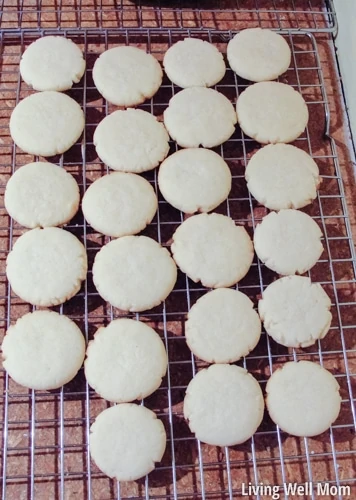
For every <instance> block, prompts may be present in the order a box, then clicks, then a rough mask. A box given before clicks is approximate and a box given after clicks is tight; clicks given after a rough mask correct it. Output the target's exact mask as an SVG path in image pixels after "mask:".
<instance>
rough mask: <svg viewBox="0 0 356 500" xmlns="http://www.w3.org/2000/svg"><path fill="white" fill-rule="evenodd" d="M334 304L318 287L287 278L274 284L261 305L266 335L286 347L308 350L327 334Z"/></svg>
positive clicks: (308, 280) (305, 279)
mask: <svg viewBox="0 0 356 500" xmlns="http://www.w3.org/2000/svg"><path fill="white" fill-rule="evenodd" d="M330 308H331V301H330V298H329V296H328V295H327V294H326V293H325V291H324V289H323V288H322V286H321V285H320V284H319V283H312V282H311V280H310V278H307V277H303V276H286V277H285V278H281V279H279V280H276V281H274V282H273V283H271V284H270V285H269V286H268V287H267V288H266V289H265V290H264V292H263V295H262V299H261V300H260V301H259V303H258V312H259V314H260V317H261V319H262V321H263V324H264V327H265V329H266V332H267V333H268V334H269V335H270V336H271V337H272V338H273V340H275V341H276V342H278V343H279V344H282V345H284V346H286V347H308V346H310V345H312V344H314V343H315V342H316V341H317V340H318V339H322V338H324V337H325V335H326V334H327V333H328V331H329V328H330V324H331V319H332V316H331V312H330Z"/></svg>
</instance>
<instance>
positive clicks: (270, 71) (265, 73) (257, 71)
mask: <svg viewBox="0 0 356 500" xmlns="http://www.w3.org/2000/svg"><path fill="white" fill-rule="evenodd" d="M227 59H228V61H229V64H230V67H231V69H233V70H234V71H235V73H237V74H238V75H239V76H241V77H242V78H245V79H246V80H250V81H252V82H263V81H266V80H274V79H275V78H278V77H279V76H280V75H282V74H283V73H284V72H285V71H287V69H288V68H289V65H290V62H291V50H290V48H289V45H288V43H287V42H286V40H285V39H284V38H283V37H282V36H281V35H279V34H278V33H275V32H274V31H271V30H268V29H262V28H250V29H245V30H242V31H240V33H237V35H235V36H234V38H232V39H231V40H230V42H229V43H228V45H227Z"/></svg>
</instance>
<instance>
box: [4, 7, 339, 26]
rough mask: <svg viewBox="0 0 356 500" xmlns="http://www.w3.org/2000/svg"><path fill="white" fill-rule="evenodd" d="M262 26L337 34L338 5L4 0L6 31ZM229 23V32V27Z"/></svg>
mask: <svg viewBox="0 0 356 500" xmlns="http://www.w3.org/2000/svg"><path fill="white" fill-rule="evenodd" d="M226 22H229V23H233V26H234V29H235V30H238V29H242V28H243V27H244V26H245V25H246V22H248V24H249V26H250V27H254V26H260V27H269V28H274V29H279V30H281V29H286V30H294V31H295V30H308V31H311V32H334V31H336V29H337V20H336V14H335V9H334V6H333V2H332V0H204V2H201V1H200V0H190V1H188V0H173V1H170V2H166V1H164V0H157V1H150V0H147V1H145V0H75V1H74V2H73V1H72V0H20V1H19V2H13V1H11V0H1V8H0V28H1V29H10V30H11V29H12V30H14V29H15V30H16V29H36V30H38V29H43V28H58V29H69V28H81V29H92V28H105V29H109V28H110V29H112V28H118V27H119V28H135V27H137V28H138V27H144V28H173V27H180V28H189V29H192V28H207V29H222V28H224V29H226ZM224 24H225V27H224V26H223V25H224Z"/></svg>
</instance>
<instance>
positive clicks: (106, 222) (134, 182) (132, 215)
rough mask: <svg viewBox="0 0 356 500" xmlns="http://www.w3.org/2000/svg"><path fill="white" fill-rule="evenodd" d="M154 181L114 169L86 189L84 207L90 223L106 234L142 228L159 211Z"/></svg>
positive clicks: (132, 232)
mask: <svg viewBox="0 0 356 500" xmlns="http://www.w3.org/2000/svg"><path fill="white" fill-rule="evenodd" d="M157 206H158V202H157V196H156V194H155V192H154V189H153V187H152V186H151V184H150V183H149V182H148V181H146V180H145V179H143V177H140V176H139V175H135V174H125V173H123V172H113V173H112V174H110V175H104V176H103V177H100V178H99V179H97V180H96V181H95V182H93V184H91V185H90V186H89V188H88V189H87V190H86V192H85V194H84V197H83V201H82V210H83V214H84V217H85V218H86V220H87V221H88V222H89V224H90V225H91V226H92V227H93V228H94V229H95V230H96V231H98V232H100V233H103V234H106V235H107V236H114V237H119V236H126V235H128V234H136V233H139V232H140V231H142V229H144V228H145V227H146V226H147V224H149V223H150V222H151V220H152V219H153V217H154V215H155V213H156V211H157Z"/></svg>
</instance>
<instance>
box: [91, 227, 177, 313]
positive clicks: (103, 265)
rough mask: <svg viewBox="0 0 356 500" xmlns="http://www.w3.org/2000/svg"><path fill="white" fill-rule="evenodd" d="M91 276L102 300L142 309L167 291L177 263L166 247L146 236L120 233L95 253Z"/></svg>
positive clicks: (175, 274)
mask: <svg viewBox="0 0 356 500" xmlns="http://www.w3.org/2000/svg"><path fill="white" fill-rule="evenodd" d="M93 280H94V285H95V286H96V289H97V290H98V292H99V294H100V295H101V297H102V298H103V299H104V300H107V301H108V302H110V304H111V305H113V306H114V307H118V308H119V309H122V310H124V311H135V312H139V311H145V310H147V309H151V308H152V307H155V306H158V305H159V304H160V303H161V302H163V301H164V300H165V299H166V297H168V295H169V294H170V293H171V291H172V290H173V287H174V285H175V282H176V280H177V267H176V265H175V263H174V260H173V259H172V257H171V256H170V254H169V252H168V250H167V249H166V248H163V247H161V245H160V244H159V243H157V242H156V241H154V240H152V239H151V238H147V236H123V237H122V238H119V239H117V240H113V241H110V243H107V244H106V245H104V246H103V248H102V249H101V250H100V251H99V252H98V253H97V254H96V256H95V261H94V265H93Z"/></svg>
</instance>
